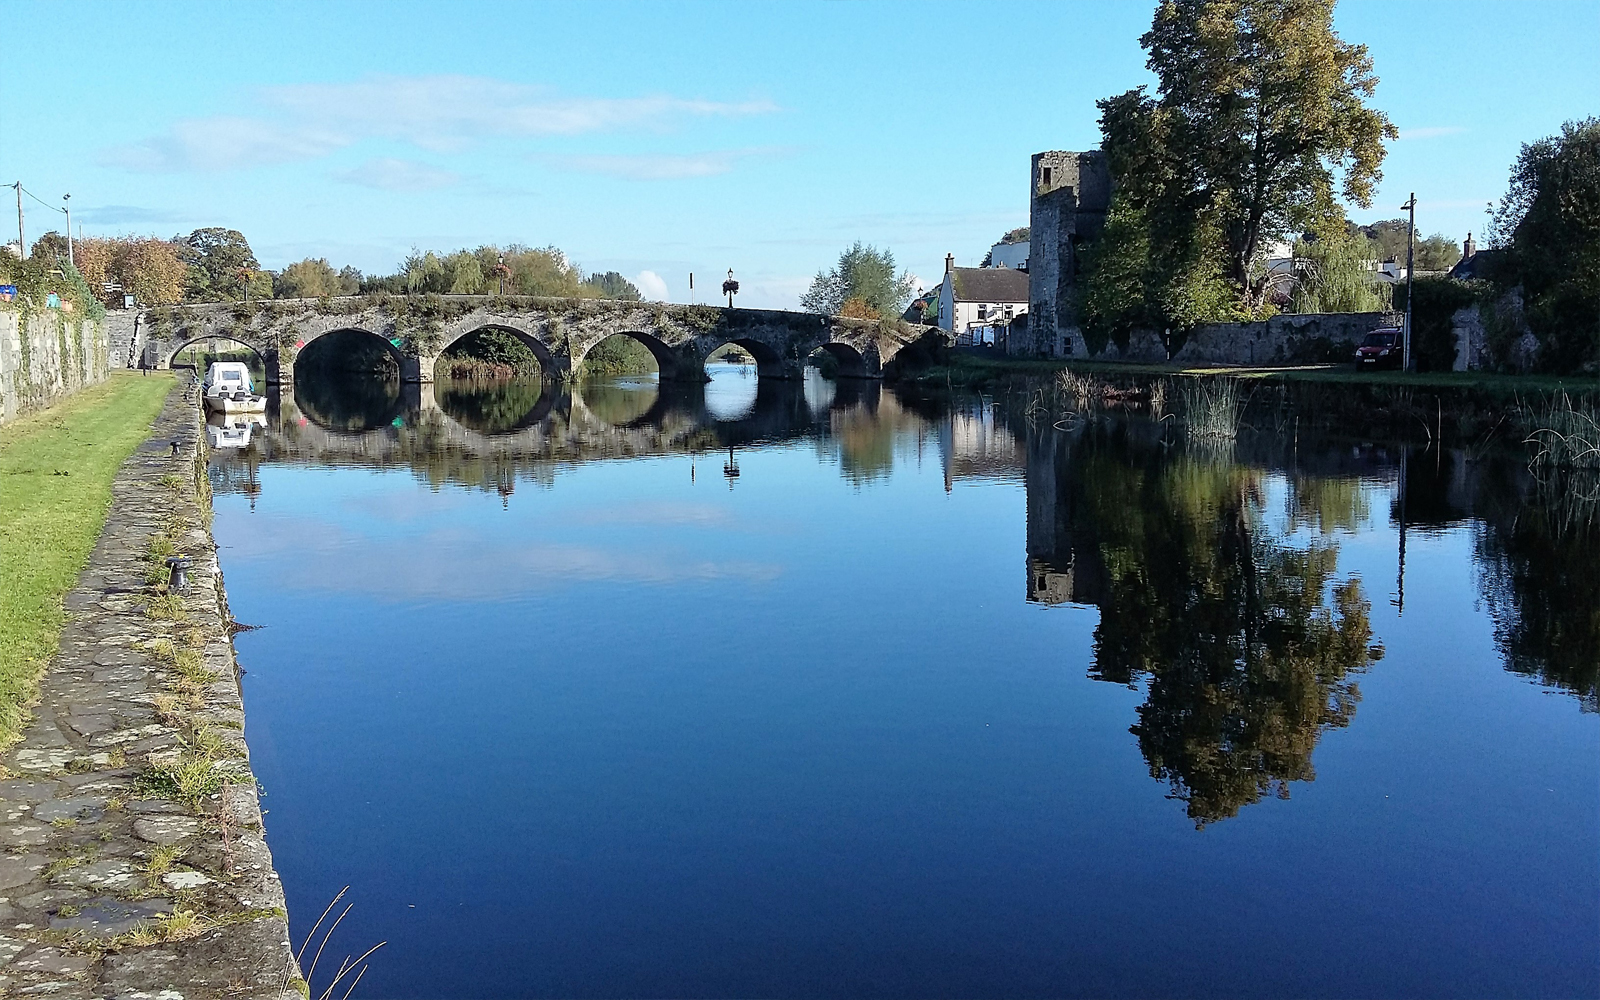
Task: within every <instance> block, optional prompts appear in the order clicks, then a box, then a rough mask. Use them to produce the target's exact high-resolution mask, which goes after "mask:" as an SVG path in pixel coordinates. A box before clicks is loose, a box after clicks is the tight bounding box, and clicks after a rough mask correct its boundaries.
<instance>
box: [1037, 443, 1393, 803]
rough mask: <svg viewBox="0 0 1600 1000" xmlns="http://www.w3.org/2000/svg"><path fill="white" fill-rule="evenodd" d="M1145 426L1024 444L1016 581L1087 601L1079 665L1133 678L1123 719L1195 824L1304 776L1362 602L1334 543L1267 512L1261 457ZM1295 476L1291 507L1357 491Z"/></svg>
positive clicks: (1349, 679)
mask: <svg viewBox="0 0 1600 1000" xmlns="http://www.w3.org/2000/svg"><path fill="white" fill-rule="evenodd" d="M1156 430H1157V429H1155V428H1152V427H1150V426H1148V425H1144V426H1140V425H1133V426H1132V427H1129V426H1125V425H1124V426H1118V427H1115V428H1107V427H1103V426H1100V425H1095V426H1091V427H1090V428H1088V429H1087V430H1086V431H1084V432H1081V433H1076V434H1067V433H1056V432H1054V431H1053V430H1051V431H1046V432H1042V433H1040V434H1039V435H1038V436H1037V438H1036V439H1035V440H1034V441H1033V442H1030V445H1031V447H1030V451H1029V460H1030V461H1029V480H1028V481H1029V487H1030V489H1029V518H1028V554H1029V574H1028V576H1029V582H1030V591H1029V595H1028V596H1029V598H1030V599H1031V600H1035V601H1040V602H1043V603H1060V602H1068V601H1070V602H1077V603H1085V604H1093V605H1095V606H1097V607H1098V608H1099V609H1100V623H1099V625H1098V627H1097V628H1096V629H1095V633H1094V664H1093V667H1092V668H1091V673H1092V675H1093V676H1094V677H1096V678H1098V679H1100V680H1104V681H1110V682H1113V683H1117V684H1126V685H1130V686H1133V685H1137V684H1144V685H1146V687H1147V697H1146V699H1145V702H1144V704H1143V705H1141V706H1140V707H1139V710H1138V716H1139V719H1138V722H1137V723H1136V724H1135V725H1134V726H1133V727H1132V730H1131V731H1132V732H1133V734H1134V735H1135V736H1137V737H1138V740H1139V749H1140V751H1141V752H1142V753H1143V754H1144V757H1145V761H1146V763H1147V764H1148V765H1149V768H1150V774H1151V776H1152V777H1155V778H1157V779H1158V780H1162V781H1165V782H1167V783H1168V784H1169V786H1170V787H1171V791H1172V795H1173V797H1174V798H1176V799H1179V800H1181V801H1183V802H1184V803H1185V805H1186V808H1187V810H1188V814H1189V817H1190V818H1191V819H1193V820H1194V821H1195V824H1196V826H1204V825H1205V824H1206V823H1209V822H1213V821H1215V820H1219V819H1225V818H1227V817H1230V816H1234V815H1237V814H1238V812H1239V810H1240V809H1241V808H1242V807H1244V806H1246V805H1249V804H1251V803H1253V802H1257V801H1259V800H1260V799H1261V798H1262V797H1263V796H1267V795H1276V796H1278V797H1280V798H1287V797H1288V795H1289V783H1290V782H1294V781H1310V780H1312V779H1313V778H1314V777H1315V770H1314V768H1313V767H1312V764H1311V753H1312V750H1313V748H1314V747H1315V746H1316V743H1317V740H1318V738H1319V736H1320V735H1321V733H1322V732H1323V730H1324V729H1327V728H1329V727H1341V726H1346V725H1348V724H1349V722H1350V719H1351V717H1352V716H1353V715H1354V713H1355V706H1356V703H1357V702H1358V701H1359V700H1360V697H1361V695H1360V690H1359V689H1358V688H1357V686H1356V683H1355V680H1354V675H1355V674H1357V673H1359V672H1360V671H1362V670H1364V669H1365V668H1366V667H1367V666H1368V665H1369V664H1370V663H1371V661H1372V655H1373V654H1372V653H1371V652H1369V648H1368V647H1369V645H1370V643H1371V640H1372V630H1371V627H1370V625H1369V623H1368V619H1369V616H1370V613H1371V602H1370V601H1369V600H1368V599H1367V598H1366V596H1365V595H1364V593H1363V590H1362V587H1361V584H1360V582H1359V581H1358V580H1355V579H1353V578H1344V579H1341V578H1340V577H1339V575H1338V546H1337V544H1334V543H1331V542H1327V541H1324V540H1313V541H1310V542H1306V543H1301V544H1294V543H1292V542H1290V541H1289V540H1288V538H1287V537H1286V536H1285V535H1283V534H1280V533H1279V532H1276V531H1274V530H1273V529H1272V528H1271V527H1270V526H1269V524H1268V522H1267V519H1266V517H1265V513H1266V512H1265V510H1264V506H1265V503H1264V496H1265V488H1264V485H1265V484H1264V482H1263V479H1264V476H1265V470H1262V469H1259V468H1252V467H1249V466H1245V465H1240V464H1237V463H1235V462H1232V461H1227V460H1218V459H1217V458H1215V457H1214V456H1205V457H1195V456H1194V455H1192V454H1184V453H1181V452H1180V453H1177V454H1172V453H1171V452H1170V449H1169V447H1168V446H1167V442H1164V441H1161V440H1160V439H1159V438H1158V437H1156V436H1155V434H1156ZM1330 482H1333V483H1338V482H1339V481H1338V480H1332V481H1330ZM1296 486H1297V488H1296V489H1295V490H1294V492H1293V494H1292V496H1294V497H1295V498H1296V499H1295V500H1294V501H1293V507H1294V510H1295V512H1296V513H1300V512H1303V511H1307V510H1309V511H1313V512H1316V517H1317V519H1318V520H1319V521H1322V522H1326V523H1333V524H1346V525H1354V524H1355V523H1356V520H1357V518H1356V514H1357V512H1358V510H1359V507H1360V502H1359V501H1358V500H1355V499H1353V498H1354V497H1355V496H1358V495H1359V490H1354V489H1351V488H1345V487H1337V488H1332V489H1328V490H1318V489H1312V490H1307V489H1306V488H1305V486H1306V481H1305V480H1304V479H1299V480H1297V483H1296ZM1291 523H1292V521H1291Z"/></svg>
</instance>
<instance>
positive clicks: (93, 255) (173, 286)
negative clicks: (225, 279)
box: [72, 236, 191, 306]
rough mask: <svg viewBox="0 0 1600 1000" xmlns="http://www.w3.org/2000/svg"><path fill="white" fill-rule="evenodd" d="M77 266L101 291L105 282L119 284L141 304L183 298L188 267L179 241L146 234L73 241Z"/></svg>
mask: <svg viewBox="0 0 1600 1000" xmlns="http://www.w3.org/2000/svg"><path fill="white" fill-rule="evenodd" d="M72 249H73V257H74V258H75V259H76V260H77V263H78V270H79V271H80V272H82V274H83V278H84V280H85V281H87V282H88V283H89V287H90V288H93V289H94V290H95V293H96V294H97V295H103V294H104V291H103V289H104V288H105V283H106V282H115V283H117V284H119V285H121V286H122V290H123V292H125V293H127V294H129V295H132V296H133V297H134V299H135V300H136V301H137V302H138V303H139V304H140V305H147V306H161V305H171V304H173V303H176V302H181V301H183V298H184V293H185V290H186V288H187V287H188V283H189V281H190V277H191V269H190V267H189V265H188V264H186V263H185V262H184V260H183V257H182V255H181V253H180V251H179V248H178V245H177V244H176V243H174V242H172V241H170V240H161V239H155V238H153V237H148V236H122V237H118V238H115V239H97V238H90V239H86V240H75V241H74V242H73V248H72Z"/></svg>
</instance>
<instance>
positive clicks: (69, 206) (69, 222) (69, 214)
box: [61, 194, 78, 270]
mask: <svg viewBox="0 0 1600 1000" xmlns="http://www.w3.org/2000/svg"><path fill="white" fill-rule="evenodd" d="M61 200H62V201H64V202H66V203H67V207H66V208H64V209H62V211H64V212H66V213H67V263H68V264H71V265H72V269H73V270H77V269H78V262H77V260H76V259H75V258H74V257H73V256H72V195H70V194H64V195H62V196H61Z"/></svg>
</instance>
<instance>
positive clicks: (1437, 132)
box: [1400, 125, 1466, 139]
mask: <svg viewBox="0 0 1600 1000" xmlns="http://www.w3.org/2000/svg"><path fill="white" fill-rule="evenodd" d="M1465 131H1466V129H1465V128H1463V127H1462V126H1460V125H1429V126H1426V127H1423V128H1403V129H1401V130H1400V138H1401V139H1437V138H1438V137H1439V136H1441V135H1459V134H1460V133H1462V132H1465Z"/></svg>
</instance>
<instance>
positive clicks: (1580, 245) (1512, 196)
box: [1489, 118, 1600, 371]
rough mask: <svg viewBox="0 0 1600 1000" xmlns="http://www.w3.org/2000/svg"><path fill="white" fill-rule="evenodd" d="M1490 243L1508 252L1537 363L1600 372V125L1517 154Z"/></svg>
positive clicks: (1588, 124) (1592, 122)
mask: <svg viewBox="0 0 1600 1000" xmlns="http://www.w3.org/2000/svg"><path fill="white" fill-rule="evenodd" d="M1493 218H1494V222H1493V226H1492V228H1491V230H1490V233H1489V237H1490V240H1491V241H1492V242H1493V243H1494V244H1495V245H1496V246H1500V247H1504V248H1506V249H1507V250H1509V252H1510V262H1511V267H1510V270H1509V274H1508V275H1507V280H1510V281H1514V282H1517V283H1520V284H1521V285H1522V287H1523V293H1524V296H1525V301H1526V309H1527V317H1528V325H1529V327H1530V328H1531V329H1532V330H1533V333H1534V334H1535V336H1537V337H1538V338H1539V341H1540V352H1541V358H1540V364H1541V366H1543V367H1546V368H1549V369H1551V370H1554V371H1576V370H1580V369H1586V368H1587V369H1593V368H1595V367H1597V366H1600V118H1587V119H1584V120H1582V121H1572V122H1567V123H1566V124H1565V125H1563V126H1562V128H1561V132H1560V134H1558V135H1553V136H1549V137H1547V138H1544V139H1540V140H1539V141H1537V142H1533V143H1529V144H1527V145H1525V146H1523V147H1522V152H1521V154H1520V155H1518V157H1517V161H1516V163H1515V164H1513V165H1512V168H1511V183H1510V187H1509V189H1508V190H1507V192H1506V194H1505V197H1504V198H1502V199H1501V201H1500V204H1499V206H1498V207H1497V208H1496V209H1495V211H1494V217H1493Z"/></svg>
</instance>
